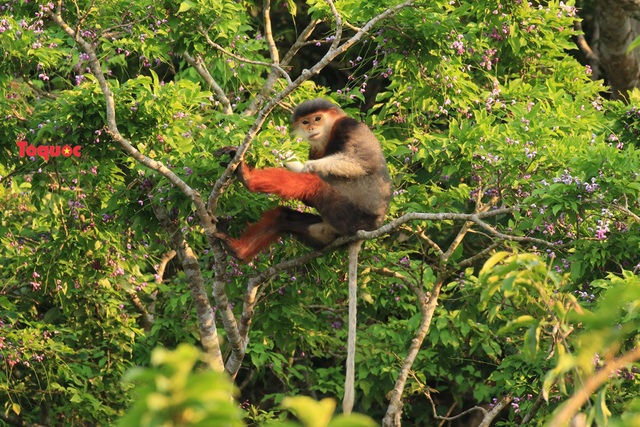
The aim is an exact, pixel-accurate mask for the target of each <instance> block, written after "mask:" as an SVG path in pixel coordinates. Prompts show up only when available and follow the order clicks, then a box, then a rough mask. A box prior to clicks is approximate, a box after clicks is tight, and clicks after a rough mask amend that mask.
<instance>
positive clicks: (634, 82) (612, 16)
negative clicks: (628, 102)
mask: <svg viewBox="0 0 640 427" xmlns="http://www.w3.org/2000/svg"><path fill="white" fill-rule="evenodd" d="M597 10H598V13H597V14H596V20H597V23H598V27H599V30H600V31H599V34H600V40H599V46H598V57H599V58H600V65H601V66H602V67H603V68H604V69H605V70H606V71H607V78H608V83H609V85H610V86H611V91H612V93H613V98H614V99H627V96H628V95H627V94H628V92H629V91H630V90H631V89H633V88H637V87H640V49H634V51H632V52H630V53H627V50H628V48H629V45H630V44H631V43H632V42H633V40H634V39H635V38H636V37H638V35H640V20H639V19H640V1H638V0H598V2H597Z"/></svg>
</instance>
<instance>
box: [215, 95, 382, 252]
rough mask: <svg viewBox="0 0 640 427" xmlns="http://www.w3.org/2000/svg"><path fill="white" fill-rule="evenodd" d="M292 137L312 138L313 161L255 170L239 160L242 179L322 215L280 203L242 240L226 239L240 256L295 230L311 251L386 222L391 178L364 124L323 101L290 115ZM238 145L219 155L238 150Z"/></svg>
mask: <svg viewBox="0 0 640 427" xmlns="http://www.w3.org/2000/svg"><path fill="white" fill-rule="evenodd" d="M291 121H292V125H293V130H294V134H295V135H296V136H298V137H299V138H301V139H302V140H304V141H306V142H308V143H309V156H308V158H309V160H308V161H307V162H305V163H304V164H302V163H300V162H289V163H286V164H285V168H275V167H270V168H263V169H254V168H252V167H250V166H248V165H247V164H246V163H245V162H244V161H242V162H241V163H240V164H239V165H238V167H237V168H236V175H237V176H238V178H239V180H240V181H241V182H242V183H243V184H244V185H245V186H246V187H247V188H248V189H249V190H250V191H252V192H256V193H268V194H274V195H277V196H279V197H281V198H283V199H287V200H291V199H295V200H299V201H301V202H303V203H304V204H305V205H307V206H310V207H312V208H315V210H317V211H318V214H319V215H316V214H312V213H306V212H299V211H296V210H293V209H290V208H288V207H284V206H279V207H277V208H274V209H271V210H269V211H266V212H264V213H263V214H262V216H261V218H260V220H259V221H258V222H257V223H255V224H253V225H250V226H249V227H248V228H247V229H246V230H245V231H244V233H243V234H242V235H241V236H240V237H239V238H237V239H234V238H226V239H225V241H226V243H227V246H228V247H229V248H230V249H231V251H232V252H233V254H234V255H236V257H238V258H240V259H241V260H243V261H247V260H250V259H252V258H253V257H255V256H256V255H257V254H258V253H259V252H260V251H262V250H263V249H265V248H267V247H268V246H270V245H271V243H273V242H274V241H275V240H276V239H277V238H278V237H279V236H280V235H281V234H283V233H291V234H292V235H294V236H295V237H297V238H298V240H300V241H301V242H302V243H304V244H306V245H308V246H311V247H312V248H322V247H324V246H326V245H328V244H329V243H331V242H333V241H334V240H335V239H336V238H338V237H340V236H346V235H353V234H355V233H356V231H358V230H367V231H370V230H374V229H376V228H378V227H380V226H381V225H382V222H383V220H384V217H385V215H386V214H387V212H388V210H389V203H390V199H391V180H390V178H389V172H388V168H387V163H386V160H385V157H384V154H383V152H382V148H381V146H380V142H379V141H378V139H377V138H376V137H375V136H374V134H373V133H372V132H371V130H370V129H369V128H368V127H367V125H365V124H364V123H362V122H360V121H358V120H356V119H354V118H351V117H349V116H348V115H347V114H346V113H345V112H344V111H343V110H342V109H341V108H340V107H338V106H337V105H335V104H334V103H332V102H331V101H328V100H326V99H322V98H318V99H312V100H308V101H305V102H302V103H301V104H300V105H298V106H297V107H296V108H295V109H294V111H293V115H292V116H291ZM234 150H235V147H226V148H224V149H222V150H219V151H218V154H220V153H229V154H233V153H234Z"/></svg>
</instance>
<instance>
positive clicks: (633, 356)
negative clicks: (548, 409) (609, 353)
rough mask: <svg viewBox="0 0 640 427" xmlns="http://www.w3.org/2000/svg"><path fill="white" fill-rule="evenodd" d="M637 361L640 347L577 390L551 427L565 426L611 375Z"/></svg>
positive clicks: (608, 364) (624, 355)
mask: <svg viewBox="0 0 640 427" xmlns="http://www.w3.org/2000/svg"><path fill="white" fill-rule="evenodd" d="M637 360H640V345H639V346H636V347H635V348H633V349H632V350H630V351H628V352H627V353H625V354H623V355H622V356H620V357H619V358H617V359H615V360H612V361H611V362H609V363H607V364H606V365H605V366H603V367H602V368H601V369H600V370H599V371H598V372H596V373H595V375H593V376H591V377H590V378H589V379H588V380H587V381H586V382H585V383H584V385H583V386H582V388H581V389H579V390H576V391H575V392H574V393H573V396H571V398H570V399H569V400H568V401H566V402H565V403H564V404H563V405H562V407H561V408H560V409H559V411H558V412H557V413H556V415H555V416H554V417H553V419H552V420H551V422H550V423H549V427H562V426H565V425H566V424H567V423H568V422H569V421H570V420H571V419H572V418H573V416H574V415H575V414H576V413H577V412H578V411H579V410H580V408H581V407H582V405H584V404H585V402H586V401H587V400H589V397H591V396H592V395H593V393H595V392H596V390H598V389H599V388H600V387H601V386H602V384H604V383H606V382H607V381H608V380H609V377H610V375H611V374H613V373H614V372H615V371H617V370H618V369H622V368H624V367H625V366H626V365H629V364H630V363H633V362H635V361H637Z"/></svg>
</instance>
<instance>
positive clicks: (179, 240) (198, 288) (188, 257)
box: [151, 203, 224, 371]
mask: <svg viewBox="0 0 640 427" xmlns="http://www.w3.org/2000/svg"><path fill="white" fill-rule="evenodd" d="M151 206H152V207H153V212H154V213H155V215H156V217H157V218H158V221H159V222H160V225H161V226H162V228H164V229H165V231H166V232H167V234H168V236H169V242H170V244H171V247H172V248H173V249H174V250H175V251H176V252H177V254H178V259H179V260H180V263H181V264H182V269H183V270H184V274H185V276H186V277H187V283H188V284H189V290H190V291H191V297H192V298H193V301H194V304H195V307H196V314H197V316H198V326H199V328H200V342H201V344H202V348H203V350H204V353H205V358H206V361H207V363H208V364H209V366H210V367H211V368H213V369H215V370H216V371H222V370H223V369H224V363H223V359H222V352H221V351H220V343H219V341H218V330H217V328H216V322H215V318H214V315H213V310H212V308H211V304H210V303H209V298H208V296H207V291H206V289H205V286H204V278H203V277H202V271H201V270H200V264H199V263H198V259H197V257H196V256H195V254H194V253H193V250H192V249H191V247H190V246H189V244H188V243H187V241H186V239H185V238H184V236H183V235H182V232H181V231H180V229H179V228H178V226H177V225H176V224H175V223H174V222H172V221H171V218H170V217H169V213H168V212H167V210H166V209H165V208H164V207H163V206H160V205H158V204H156V203H152V204H151Z"/></svg>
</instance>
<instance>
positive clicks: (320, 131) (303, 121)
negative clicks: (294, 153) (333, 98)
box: [297, 113, 330, 141]
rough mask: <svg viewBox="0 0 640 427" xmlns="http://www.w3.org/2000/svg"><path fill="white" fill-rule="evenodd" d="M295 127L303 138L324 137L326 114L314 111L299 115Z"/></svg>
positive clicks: (314, 138)
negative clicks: (302, 115) (306, 114)
mask: <svg viewBox="0 0 640 427" xmlns="http://www.w3.org/2000/svg"><path fill="white" fill-rule="evenodd" d="M297 128H298V132H299V133H300V134H301V135H302V137H303V138H304V139H307V140H309V141H313V140H316V141H317V140H321V139H324V135H325V133H326V129H327V116H326V115H325V114H322V113H314V114H310V115H308V116H305V117H301V118H300V119H299V120H298V122H297ZM329 130H330V129H329Z"/></svg>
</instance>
